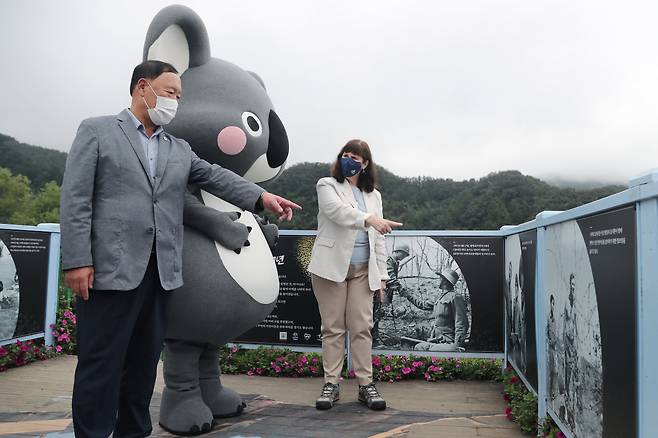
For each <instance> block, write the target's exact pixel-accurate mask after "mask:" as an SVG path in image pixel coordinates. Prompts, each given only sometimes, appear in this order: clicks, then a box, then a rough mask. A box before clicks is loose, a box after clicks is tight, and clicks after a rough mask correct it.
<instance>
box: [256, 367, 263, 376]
mask: <svg viewBox="0 0 658 438" xmlns="http://www.w3.org/2000/svg"><path fill="white" fill-rule="evenodd" d="M256 374H258V375H259V376H260V375H261V374H263V369H262V368H261V367H258V368H256Z"/></svg>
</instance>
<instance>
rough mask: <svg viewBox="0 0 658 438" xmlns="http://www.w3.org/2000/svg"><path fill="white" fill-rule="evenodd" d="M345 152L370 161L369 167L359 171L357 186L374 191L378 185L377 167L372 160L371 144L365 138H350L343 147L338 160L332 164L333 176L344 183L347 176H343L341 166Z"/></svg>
mask: <svg viewBox="0 0 658 438" xmlns="http://www.w3.org/2000/svg"><path fill="white" fill-rule="evenodd" d="M345 152H351V153H353V154H355V155H358V156H359V157H361V158H363V159H364V160H365V161H367V162H368V167H366V168H365V169H363V170H362V171H361V172H360V173H359V179H358V180H357V184H356V185H357V187H358V188H359V189H361V190H363V191H364V192H366V193H370V192H372V191H373V190H374V189H375V187H376V186H377V167H376V166H375V163H374V162H373V161H372V153H370V146H368V143H366V142H365V141H363V140H358V139H355V140H350V141H348V142H347V144H345V146H343V148H342V149H341V150H340V152H338V156H337V157H336V161H334V163H333V164H332V165H331V176H333V177H334V178H335V179H336V181H338V182H339V183H342V182H343V181H345V176H343V171H342V169H341V166H340V159H341V158H342V157H343V154H344V153H345Z"/></svg>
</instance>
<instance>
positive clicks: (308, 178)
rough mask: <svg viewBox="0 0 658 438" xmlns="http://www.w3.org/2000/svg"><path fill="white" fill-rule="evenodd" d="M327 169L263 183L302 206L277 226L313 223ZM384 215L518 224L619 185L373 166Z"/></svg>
mask: <svg viewBox="0 0 658 438" xmlns="http://www.w3.org/2000/svg"><path fill="white" fill-rule="evenodd" d="M328 174H329V165H328V164H326V163H302V164H296V165H294V166H291V167H290V168H288V169H287V170H286V171H285V172H284V173H283V174H282V175H281V176H280V177H279V178H278V179H277V180H275V181H274V182H272V183H269V184H267V185H266V188H267V189H268V190H270V191H272V192H273V193H277V194H281V195H282V196H286V197H288V198H289V199H292V200H294V201H295V202H297V203H298V204H301V205H302V206H303V207H304V210H303V211H302V212H299V213H296V215H295V218H294V220H293V221H292V222H291V223H290V224H280V225H281V228H293V229H315V228H316V226H317V222H316V215H317V197H316V194H315V183H316V182H317V180H318V179H319V178H321V177H323V176H327V175H328ZM379 177H380V183H379V189H380V191H381V192H382V197H383V200H384V216H385V217H386V218H388V219H393V220H396V221H400V222H403V223H404V229H407V230H447V229H451V230H464V229H472V230H485V229H498V228H500V227H501V226H502V225H513V224H519V223H522V222H525V221H528V220H531V219H534V217H535V216H536V215H537V213H539V212H541V211H544V210H567V209H569V208H573V207H576V206H578V205H582V204H585V203H587V202H590V201H593V200H596V199H600V198H603V197H605V196H608V195H611V194H613V193H616V192H619V191H621V190H624V187H622V186H606V187H601V188H597V189H591V190H575V189H571V188H558V187H555V186H552V185H549V184H547V183H545V182H543V181H541V180H539V179H537V178H533V177H531V176H526V175H523V174H521V173H520V172H518V171H513V170H509V171H503V172H496V173H492V174H490V175H487V176H486V177H484V178H480V179H477V180H475V179H470V180H467V181H453V180H451V179H441V178H401V177H399V176H396V175H394V174H393V173H391V172H389V171H387V170H386V169H382V168H381V167H380V168H379Z"/></svg>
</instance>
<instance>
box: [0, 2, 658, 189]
mask: <svg viewBox="0 0 658 438" xmlns="http://www.w3.org/2000/svg"><path fill="white" fill-rule="evenodd" d="M180 3H182V4H186V5H188V6H190V7H192V8H193V9H194V10H195V11H196V12H197V13H198V14H199V15H200V16H201V17H202V19H203V20H204V22H205V24H206V27H207V28H208V31H209V34H210V44H211V50H212V55H213V56H214V57H217V58H222V59H226V60H228V61H231V62H233V63H236V64H238V65H239V66H241V67H243V68H245V69H249V70H253V71H255V72H257V73H259V74H260V76H261V77H262V78H263V79H264V80H265V82H266V84H267V87H268V90H269V94H270V97H271V98H272V101H273V102H274V105H275V107H276V109H277V113H278V114H279V116H280V117H281V119H282V120H283V122H284V124H285V126H286V129H287V131H288V136H289V138H290V142H291V153H290V159H289V163H297V162H301V161H325V162H328V161H330V160H331V159H332V157H333V156H335V153H336V152H337V150H338V148H339V147H340V146H342V145H343V144H344V142H345V141H346V140H347V139H349V138H354V137H359V138H363V139H365V140H367V141H368V142H369V143H370V145H371V147H372V148H373V154H374V158H375V161H376V162H378V163H379V164H381V165H383V166H385V167H387V168H388V169H390V170H392V171H393V172H395V173H397V174H399V175H403V176H417V175H426V176H432V177H445V178H453V179H458V180H461V179H468V178H479V177H482V176H484V175H486V174H487V173H489V172H493V171H498V170H506V169H518V170H520V171H521V172H523V173H526V174H530V175H534V176H539V177H547V176H554V177H561V178H565V179H570V180H599V181H615V182H627V180H628V179H629V178H630V177H632V176H634V175H637V174H639V173H642V172H644V171H646V170H648V169H650V168H653V167H658V164H657V163H656V157H657V153H656V145H657V143H658V123H657V121H658V56H657V51H658V49H657V46H656V44H657V42H658V25H656V17H658V2H655V1H645V2H634V1H624V2H622V1H617V2H611V1H600V0H587V1H574V0H568V1H555V0H551V1H541V2H540V1H528V0H514V1H512V0H509V1H491V0H482V1H475V0H469V1H463V2H458V1H429V0H428V1H408V0H406V1H386V0H384V1H383V0H372V1H357V0H352V1H345V2H340V1H335V0H332V1H308V0H304V1H302V0H300V1H285V0H276V1H272V0H259V1H255V0H253V1H245V0H235V1H212V2H210V1H199V2H192V1H180ZM168 4H171V2H167V1H141V2H138V1H116V0H112V1H93V2H91V1H57V2H54V1H51V0H41V1H24V0H3V1H2V3H0V59H1V60H2V64H1V65H2V68H0V84H2V89H3V93H2V101H1V102H0V133H3V134H7V135H11V136H12V137H15V138H16V139H17V140H19V141H22V142H26V143H31V144H35V145H41V146H45V147H50V148H55V149H60V150H64V151H66V150H68V148H69V146H70V143H71V141H72V139H73V137H74V134H75V131H76V128H77V126H78V124H79V123H80V121H81V120H82V119H83V118H86V117H89V116H93V115H102V114H116V113H118V112H119V111H120V110H121V109H122V108H124V107H126V106H128V105H129V101H130V96H129V95H128V91H127V90H128V84H129V80H130V74H131V72H132V68H133V67H134V66H135V65H136V64H138V63H139V62H140V61H141V54H142V47H143V44H144V36H145V34H146V30H147V28H148V25H149V23H150V21H151V19H152V17H153V16H154V15H155V14H156V13H157V12H158V11H159V10H160V9H161V8H162V7H164V6H167V5H168Z"/></svg>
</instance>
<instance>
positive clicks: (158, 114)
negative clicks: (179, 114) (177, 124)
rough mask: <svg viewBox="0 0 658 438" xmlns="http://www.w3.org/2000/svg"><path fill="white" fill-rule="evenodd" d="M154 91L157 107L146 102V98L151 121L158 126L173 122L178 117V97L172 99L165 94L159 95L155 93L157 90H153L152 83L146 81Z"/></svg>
mask: <svg viewBox="0 0 658 438" xmlns="http://www.w3.org/2000/svg"><path fill="white" fill-rule="evenodd" d="M146 83H147V84H148V86H149V88H150V89H151V91H153V94H155V108H151V107H150V106H149V104H148V103H147V102H146V99H144V98H143V97H142V99H144V103H145V104H146V107H147V108H148V109H147V110H146V111H147V112H148V115H149V117H150V118H151V121H152V122H153V124H154V125H156V126H163V125H166V124H167V123H169V122H171V121H172V120H173V119H174V117H176V110H177V109H178V101H177V100H176V99H171V98H169V97H163V96H158V95H157V94H156V93H155V90H153V87H151V84H149V83H148V82H146Z"/></svg>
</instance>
